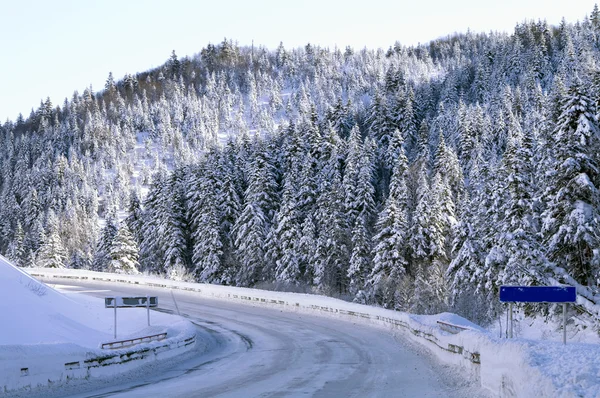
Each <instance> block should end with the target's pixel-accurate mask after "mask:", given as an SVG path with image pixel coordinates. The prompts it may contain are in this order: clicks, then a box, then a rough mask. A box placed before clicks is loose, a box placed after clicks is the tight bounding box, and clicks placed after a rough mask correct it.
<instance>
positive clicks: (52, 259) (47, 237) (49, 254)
mask: <svg viewBox="0 0 600 398" xmlns="http://www.w3.org/2000/svg"><path fill="white" fill-rule="evenodd" d="M36 257H37V261H36V265H37V266H39V267H42V268H64V267H65V260H66V257H67V253H66V251H65V248H64V246H63V244H62V240H61V238H60V235H59V233H58V217H57V216H56V214H55V213H54V212H53V211H52V210H50V211H49V212H48V219H47V221H46V231H45V233H44V238H43V239H42V246H40V249H39V250H38V253H37V256H36Z"/></svg>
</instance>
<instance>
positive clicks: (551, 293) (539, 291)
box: [500, 286, 577, 344]
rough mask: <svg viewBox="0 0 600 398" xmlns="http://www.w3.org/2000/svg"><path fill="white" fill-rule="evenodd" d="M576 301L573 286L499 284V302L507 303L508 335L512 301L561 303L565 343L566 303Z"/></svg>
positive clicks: (511, 326) (510, 333) (565, 342)
mask: <svg viewBox="0 0 600 398" xmlns="http://www.w3.org/2000/svg"><path fill="white" fill-rule="evenodd" d="M576 301H577V290H576V288H575V287H573V286H500V302H502V303H508V314H509V322H510V328H509V337H510V338H512V337H513V304H514V303H561V304H562V305H563V344H567V303H575V302H576Z"/></svg>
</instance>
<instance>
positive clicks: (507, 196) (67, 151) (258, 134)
mask: <svg viewBox="0 0 600 398" xmlns="http://www.w3.org/2000/svg"><path fill="white" fill-rule="evenodd" d="M590 11H591V13H590V15H589V16H586V17H584V18H582V19H581V20H580V21H579V22H576V23H567V22H566V21H564V20H563V22H562V23H560V24H559V25H558V26H550V25H548V24H547V23H546V22H544V21H537V22H536V21H530V22H523V23H520V24H518V25H516V27H515V29H514V32H513V33H512V34H505V33H493V32H492V33H486V34H479V33H472V32H468V33H465V34H453V35H451V36H448V37H444V38H440V39H437V40H434V41H431V42H429V43H427V44H422V45H419V46H411V47H406V46H403V45H402V44H400V43H395V44H393V45H392V46H390V47H389V48H388V49H366V48H365V49H354V48H350V47H347V48H345V49H340V48H322V47H319V46H316V45H313V44H306V46H304V47H301V48H286V47H285V46H284V44H283V43H282V44H280V45H279V47H278V48H276V49H274V50H269V49H267V48H265V47H261V46H257V47H255V46H248V47H247V46H239V45H238V44H237V43H236V42H235V41H233V40H228V39H224V40H223V41H222V42H221V43H219V44H208V45H207V46H206V47H205V48H203V49H201V51H200V52H199V53H198V54H196V55H194V56H191V57H181V58H180V57H178V56H177V55H176V53H175V51H173V53H172V54H171V55H170V56H168V54H166V55H165V58H166V62H165V63H164V64H163V65H162V66H160V67H158V68H155V69H152V70H148V71H145V72H141V73H137V74H128V75H126V76H124V77H122V78H120V79H116V78H115V77H113V75H112V74H109V75H108V77H107V79H106V85H105V87H102V88H100V90H98V91H94V89H93V88H92V87H89V88H87V89H85V90H84V91H83V93H79V92H75V93H73V96H72V97H71V98H70V99H65V101H64V103H61V104H53V103H52V102H51V101H50V99H47V100H46V101H42V102H41V103H40V105H39V108H38V109H34V110H32V112H31V114H30V115H28V116H27V117H24V116H22V115H20V116H19V117H18V118H17V119H16V120H14V121H12V120H7V121H6V122H5V123H4V124H3V125H1V126H0V253H2V254H3V255H5V256H6V257H7V258H9V259H11V260H12V261H13V262H14V263H15V264H17V265H19V266H22V267H65V268H78V269H90V270H96V271H107V272H125V273H137V272H143V273H150V274H157V275H161V276H164V277H165V278H172V279H178V280H189V281H197V282H204V283H213V284H226V285H233V286H248V287H257V288H265V289H278V290H286V291H296V292H306V293H318V294H326V295H330V296H335V297H340V298H343V299H346V300H354V301H357V302H360V303H365V304H371V305H379V306H383V307H385V308H390V309H396V310H400V311H409V312H412V313H420V314H434V313H439V312H443V311H450V312H455V313H458V314H460V315H463V316H465V317H467V318H469V319H471V320H473V321H475V322H480V323H482V324H485V323H486V322H490V321H493V320H494V319H496V317H497V316H498V315H499V314H500V313H501V312H502V311H503V308H504V307H502V306H501V304H500V303H499V302H498V292H499V287H500V286H501V285H531V286H536V285H556V284H566V285H570V286H576V287H577V289H578V290H577V293H578V298H579V303H578V305H577V306H576V307H575V308H574V310H573V311H574V313H573V314H574V315H576V317H577V319H578V320H577V322H580V324H581V327H587V326H589V325H592V326H593V327H594V328H596V329H599V328H600V322H599V321H598V320H599V319H600V289H599V287H598V286H599V284H600V193H599V191H598V188H599V187H600V128H599V117H600V11H599V10H598V7H595V8H594V9H593V10H590ZM524 309H525V311H529V312H532V311H536V312H539V311H543V313H545V314H546V315H548V316H553V313H554V311H555V310H556V309H555V308H553V307H548V306H540V307H537V306H531V305H530V306H527V307H524Z"/></svg>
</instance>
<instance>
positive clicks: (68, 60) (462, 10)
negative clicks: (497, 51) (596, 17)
mask: <svg viewBox="0 0 600 398" xmlns="http://www.w3.org/2000/svg"><path fill="white" fill-rule="evenodd" d="M595 1H597V0H503V1H500V0H495V1H490V0H410V1H406V0H390V1H383V0H361V1H355V0H342V1H340V0H295V1H286V0H254V1H248V0H220V1H219V0H212V1H202V0H168V1H167V0H160V1H159V0H52V1H48V0H12V1H11V0H0V15H2V22H1V23H0V51H2V57H1V58H0V60H1V62H0V76H2V77H1V83H0V121H2V122H3V121H5V120H6V119H7V118H9V119H12V120H14V119H15V118H16V117H17V115H18V114H19V112H21V113H23V116H25V117H27V116H28V115H29V113H30V111H31V108H35V109H37V107H38V106H39V103H40V100H41V99H45V98H46V97H48V96H49V97H50V98H51V100H52V102H53V103H54V104H55V105H56V104H61V105H62V103H63V101H64V98H65V97H68V98H71V96H72V94H73V92H74V91H75V90H77V91H79V92H80V93H82V92H83V90H84V88H85V87H88V86H89V85H90V84H91V85H92V87H93V88H94V90H100V89H102V88H103V87H104V82H105V81H106V77H107V76H108V73H109V72H110V71H112V72H113V74H114V76H115V78H116V79H121V78H122V77H123V76H124V75H125V74H126V73H132V74H133V73H136V72H142V71H145V70H148V69H150V68H152V67H155V66H158V65H160V64H162V63H163V62H164V61H165V60H166V59H167V58H168V57H169V55H170V54H171V51H172V50H175V51H176V53H177V55H178V56H180V57H182V56H185V55H193V54H195V53H198V52H199V51H200V50H201V49H202V48H203V47H205V46H206V44H208V43H213V44H217V43H220V42H221V41H222V40H223V38H224V37H227V38H228V39H233V40H234V41H237V42H238V43H239V44H240V45H249V44H251V43H252V41H253V40H254V44H255V45H263V46H266V47H267V48H270V49H274V48H275V47H276V46H277V45H278V44H279V42H280V41H282V42H283V44H284V46H285V47H286V48H294V47H298V46H303V45H305V44H306V43H312V44H318V45H321V46H328V47H331V48H333V47H334V46H335V45H337V46H338V47H339V48H345V47H346V46H347V45H350V46H352V47H354V48H363V47H364V46H367V47H369V48H377V47H381V48H384V49H387V48H388V47H389V46H390V45H392V44H393V43H394V42H395V41H396V40H398V41H400V42H401V43H402V44H406V45H411V44H417V43H419V42H421V43H425V42H427V41H430V40H432V39H435V38H438V37H440V36H446V35H447V34H450V33H452V32H465V31H466V30H467V29H470V30H471V31H474V32H489V31H491V30H494V31H507V32H512V31H513V29H514V26H515V24H516V23H517V22H522V21H524V20H531V19H534V20H538V19H545V20H547V21H548V23H550V24H552V25H556V24H558V23H559V22H560V20H561V18H562V17H564V18H565V19H566V20H567V21H568V22H575V21H577V20H581V19H582V18H583V17H584V16H586V15H589V13H590V12H591V11H592V9H593V7H594V3H595Z"/></svg>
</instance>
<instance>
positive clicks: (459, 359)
mask: <svg viewBox="0 0 600 398" xmlns="http://www.w3.org/2000/svg"><path fill="white" fill-rule="evenodd" d="M27 271H28V272H29V273H30V274H31V275H33V276H38V277H41V278H43V279H44V280H46V281H52V280H57V279H61V278H69V279H71V278H72V279H82V280H90V281H92V280H95V281H105V282H121V283H129V284H134V285H145V286H153V287H159V288H165V289H174V290H180V291H182V292H190V293H191V294H197V295H200V296H203V297H206V298H213V299H218V300H227V301H235V302H240V303H246V304H250V305H264V306H270V307H275V308H279V309H281V310H284V311H290V312H302V313H311V314H318V315H322V316H331V317H338V318H343V319H347V320H350V321H352V322H356V323H363V324H369V325H377V326H380V327H384V328H387V329H390V330H392V331H399V332H401V333H403V335H404V336H406V337H408V338H410V339H411V340H413V341H415V342H417V343H419V344H421V345H423V346H425V347H427V348H429V349H430V350H431V352H432V353H433V354H434V355H436V356H437V357H438V358H439V359H440V360H441V361H442V362H444V363H446V364H450V365H452V366H456V367H460V368H461V369H462V370H463V371H464V372H465V373H466V374H467V375H468V376H469V377H470V378H472V379H474V380H476V381H478V382H479V383H480V384H481V386H482V387H483V388H485V389H486V390H488V391H490V392H491V393H492V394H494V395H496V396H498V397H513V396H514V397H531V396H536V397H575V396H582V397H588V396H589V397H597V396H600V382H599V380H600V360H599V359H598V358H600V347H597V346H595V345H591V344H572V345H569V346H567V348H565V347H564V346H563V345H562V344H561V343H558V342H557V343H554V342H548V341H539V342H538V341H527V340H521V339H514V340H511V341H508V340H503V339H498V338H496V337H494V336H492V335H491V334H490V333H488V332H486V331H485V330H483V329H481V328H480V327H478V326H477V325H474V324H472V323H470V322H468V321H467V320H465V319H463V318H461V317H459V316H457V315H454V314H448V313H444V314H439V315H436V316H421V315H411V314H407V313H402V312H396V311H390V310H386V309H382V308H377V307H371V306H366V305H361V304H355V303H349V302H345V301H342V300H338V299H333V298H330V297H324V296H317V295H307V294H298V293H284V292H273V291H264V290H258V289H248V288H236V287H229V286H218V285H206V284H198V283H187V282H177V281H171V280H164V279H159V278H153V277H146V276H140V275H121V274H107V273H98V272H91V271H80V270H55V269H29V270H27ZM438 321H442V322H445V323H448V324H453V325H455V326H459V327H461V328H465V329H466V330H464V331H461V332H460V333H457V334H450V333H447V332H445V331H443V330H442V329H440V327H439V324H438V323H437V322H438Z"/></svg>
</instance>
